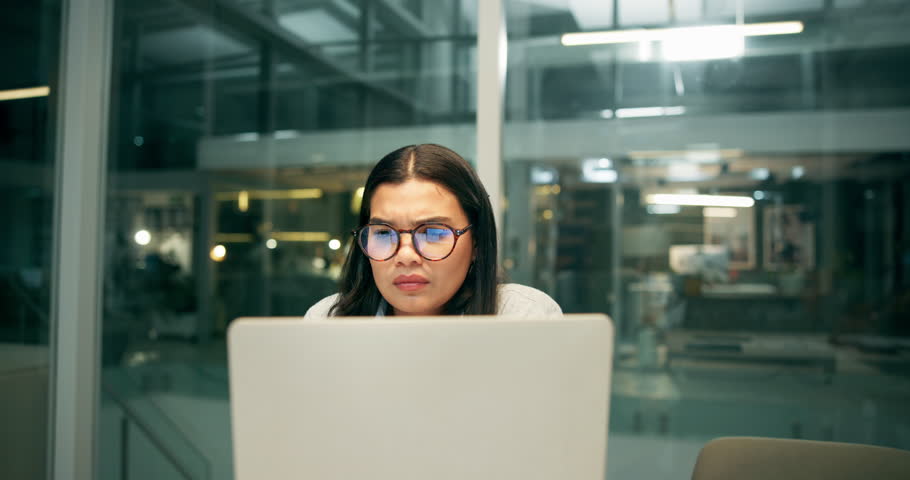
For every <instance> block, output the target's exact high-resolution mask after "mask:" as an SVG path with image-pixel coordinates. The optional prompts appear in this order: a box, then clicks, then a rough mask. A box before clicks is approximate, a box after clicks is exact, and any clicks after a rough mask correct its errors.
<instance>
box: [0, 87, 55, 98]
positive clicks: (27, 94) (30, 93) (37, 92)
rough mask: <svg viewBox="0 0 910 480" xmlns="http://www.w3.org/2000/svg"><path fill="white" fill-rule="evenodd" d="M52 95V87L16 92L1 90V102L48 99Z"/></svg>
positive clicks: (18, 90)
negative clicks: (37, 98)
mask: <svg viewBox="0 0 910 480" xmlns="http://www.w3.org/2000/svg"><path fill="white" fill-rule="evenodd" d="M50 94H51V87H32V88H19V89H16V90H0V101H3V100H20V99H23V98H35V97H46V96H48V95H50Z"/></svg>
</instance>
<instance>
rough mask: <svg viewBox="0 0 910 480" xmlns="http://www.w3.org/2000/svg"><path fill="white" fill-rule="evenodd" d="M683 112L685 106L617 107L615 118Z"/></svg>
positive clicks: (671, 114) (657, 115)
mask: <svg viewBox="0 0 910 480" xmlns="http://www.w3.org/2000/svg"><path fill="white" fill-rule="evenodd" d="M684 113H686V107H639V108H617V109H616V118H640V117H664V116H673V115H682V114H684ZM601 117H603V112H601ZM604 118H606V117H604Z"/></svg>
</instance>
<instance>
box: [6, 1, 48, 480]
mask: <svg viewBox="0 0 910 480" xmlns="http://www.w3.org/2000/svg"><path fill="white" fill-rule="evenodd" d="M60 17H61V13H60V3H59V2H56V1H44V2H7V3H4V4H3V6H0V54H2V57H3V59H4V67H3V75H0V171H2V172H3V176H2V178H0V217H2V218H3V235H0V292H2V293H0V425H3V427H2V428H0V452H2V454H0V456H2V458H3V460H2V461H0V478H43V477H44V476H45V475H46V472H47V454H48V445H50V442H51V439H50V438H48V434H47V432H48V418H49V417H48V413H49V409H48V401H49V400H48V399H49V381H50V378H49V368H50V367H49V365H50V357H51V355H50V348H51V346H50V338H51V325H50V319H49V318H50V300H51V298H50V296H51V283H52V278H53V275H54V269H53V267H52V252H53V250H54V249H53V231H54V195H55V190H54V185H55V167H56V160H55V158H54V138H55V136H54V120H53V118H54V115H53V105H54V103H53V100H54V98H56V97H55V96H54V93H55V92H54V91H53V88H52V87H53V86H54V85H52V84H53V83H54V81H55V78H54V74H55V72H56V70H57V63H58V60H59V58H60V57H59V40H60Z"/></svg>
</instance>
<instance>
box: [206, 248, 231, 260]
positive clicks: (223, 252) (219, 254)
mask: <svg viewBox="0 0 910 480" xmlns="http://www.w3.org/2000/svg"><path fill="white" fill-rule="evenodd" d="M226 256H227V248H225V246H224V245H215V246H214V247H212V251H211V252H209V257H210V258H211V259H212V260H214V261H216V262H220V261H222V260H224V257H226Z"/></svg>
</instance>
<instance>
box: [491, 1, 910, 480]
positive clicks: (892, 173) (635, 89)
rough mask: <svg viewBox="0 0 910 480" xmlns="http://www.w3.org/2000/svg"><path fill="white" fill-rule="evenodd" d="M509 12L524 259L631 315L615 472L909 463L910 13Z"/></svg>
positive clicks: (510, 137)
mask: <svg viewBox="0 0 910 480" xmlns="http://www.w3.org/2000/svg"><path fill="white" fill-rule="evenodd" d="M506 5H507V11H508V28H507V30H508V31H509V65H508V80H507V86H506V125H505V138H504V145H505V147H504V149H505V152H504V165H503V166H504V169H505V172H506V175H505V178H507V179H508V180H507V184H506V186H505V187H506V191H507V198H508V203H509V208H508V210H507V217H506V219H505V229H504V231H505V233H504V238H505V241H504V246H505V252H504V260H503V266H504V268H505V269H506V271H507V272H508V274H509V275H510V277H511V278H512V280H514V281H518V282H520V283H527V284H530V285H534V286H536V287H538V288H541V289H543V290H545V291H547V292H548V293H550V294H551V295H553V296H554V298H555V299H556V300H557V301H558V302H559V303H560V304H561V305H562V307H563V309H564V310H565V311H567V312H588V311H597V312H605V313H608V314H610V315H611V316H612V317H613V319H614V321H615V323H616V327H617V335H618V338H617V341H618V344H617V358H616V360H615V363H614V365H615V372H614V384H613V399H612V403H611V404H612V411H611V418H610V422H611V429H610V442H609V445H610V447H609V448H610V451H609V462H608V470H609V473H608V478H688V477H689V476H690V474H691V471H692V470H691V469H692V466H693V464H694V462H695V457H696V455H697V452H698V451H699V449H700V448H701V446H702V445H703V444H704V443H705V442H706V441H707V440H709V439H711V438H714V437H718V436H724V435H757V436H772V437H790V438H808V439H818V440H837V441H845V442H856V443H866V444H875V445H885V446H893V447H899V448H905V449H906V448H910V411H908V409H907V408H906V405H907V399H908V398H910V323H908V318H910V316H908V308H910V303H908V299H910V296H908V292H910V276H908V274H910V222H908V220H910V136H908V135H907V129H906V125H908V124H910V90H908V89H907V86H908V85H910V36H908V35H907V33H906V32H907V31H908V28H910V9H908V8H907V7H908V6H907V3H906V2H879V3H875V4H874V5H872V4H867V3H864V2H852V1H834V2H822V1H810V0H805V1H799V2H702V1H694V0H693V1H676V2H641V1H632V0H619V1H617V2H576V1H568V0H553V1H529V0H510V1H507V2H506ZM719 24H724V25H735V26H734V27H726V28H723V29H710V28H708V29H705V28H701V29H697V28H691V27H693V26H698V25H700V26H705V25H719ZM643 29H646V30H643ZM602 31H607V32H609V33H606V34H604V35H599V36H587V37H586V36H579V35H572V34H575V33H579V32H602Z"/></svg>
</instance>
